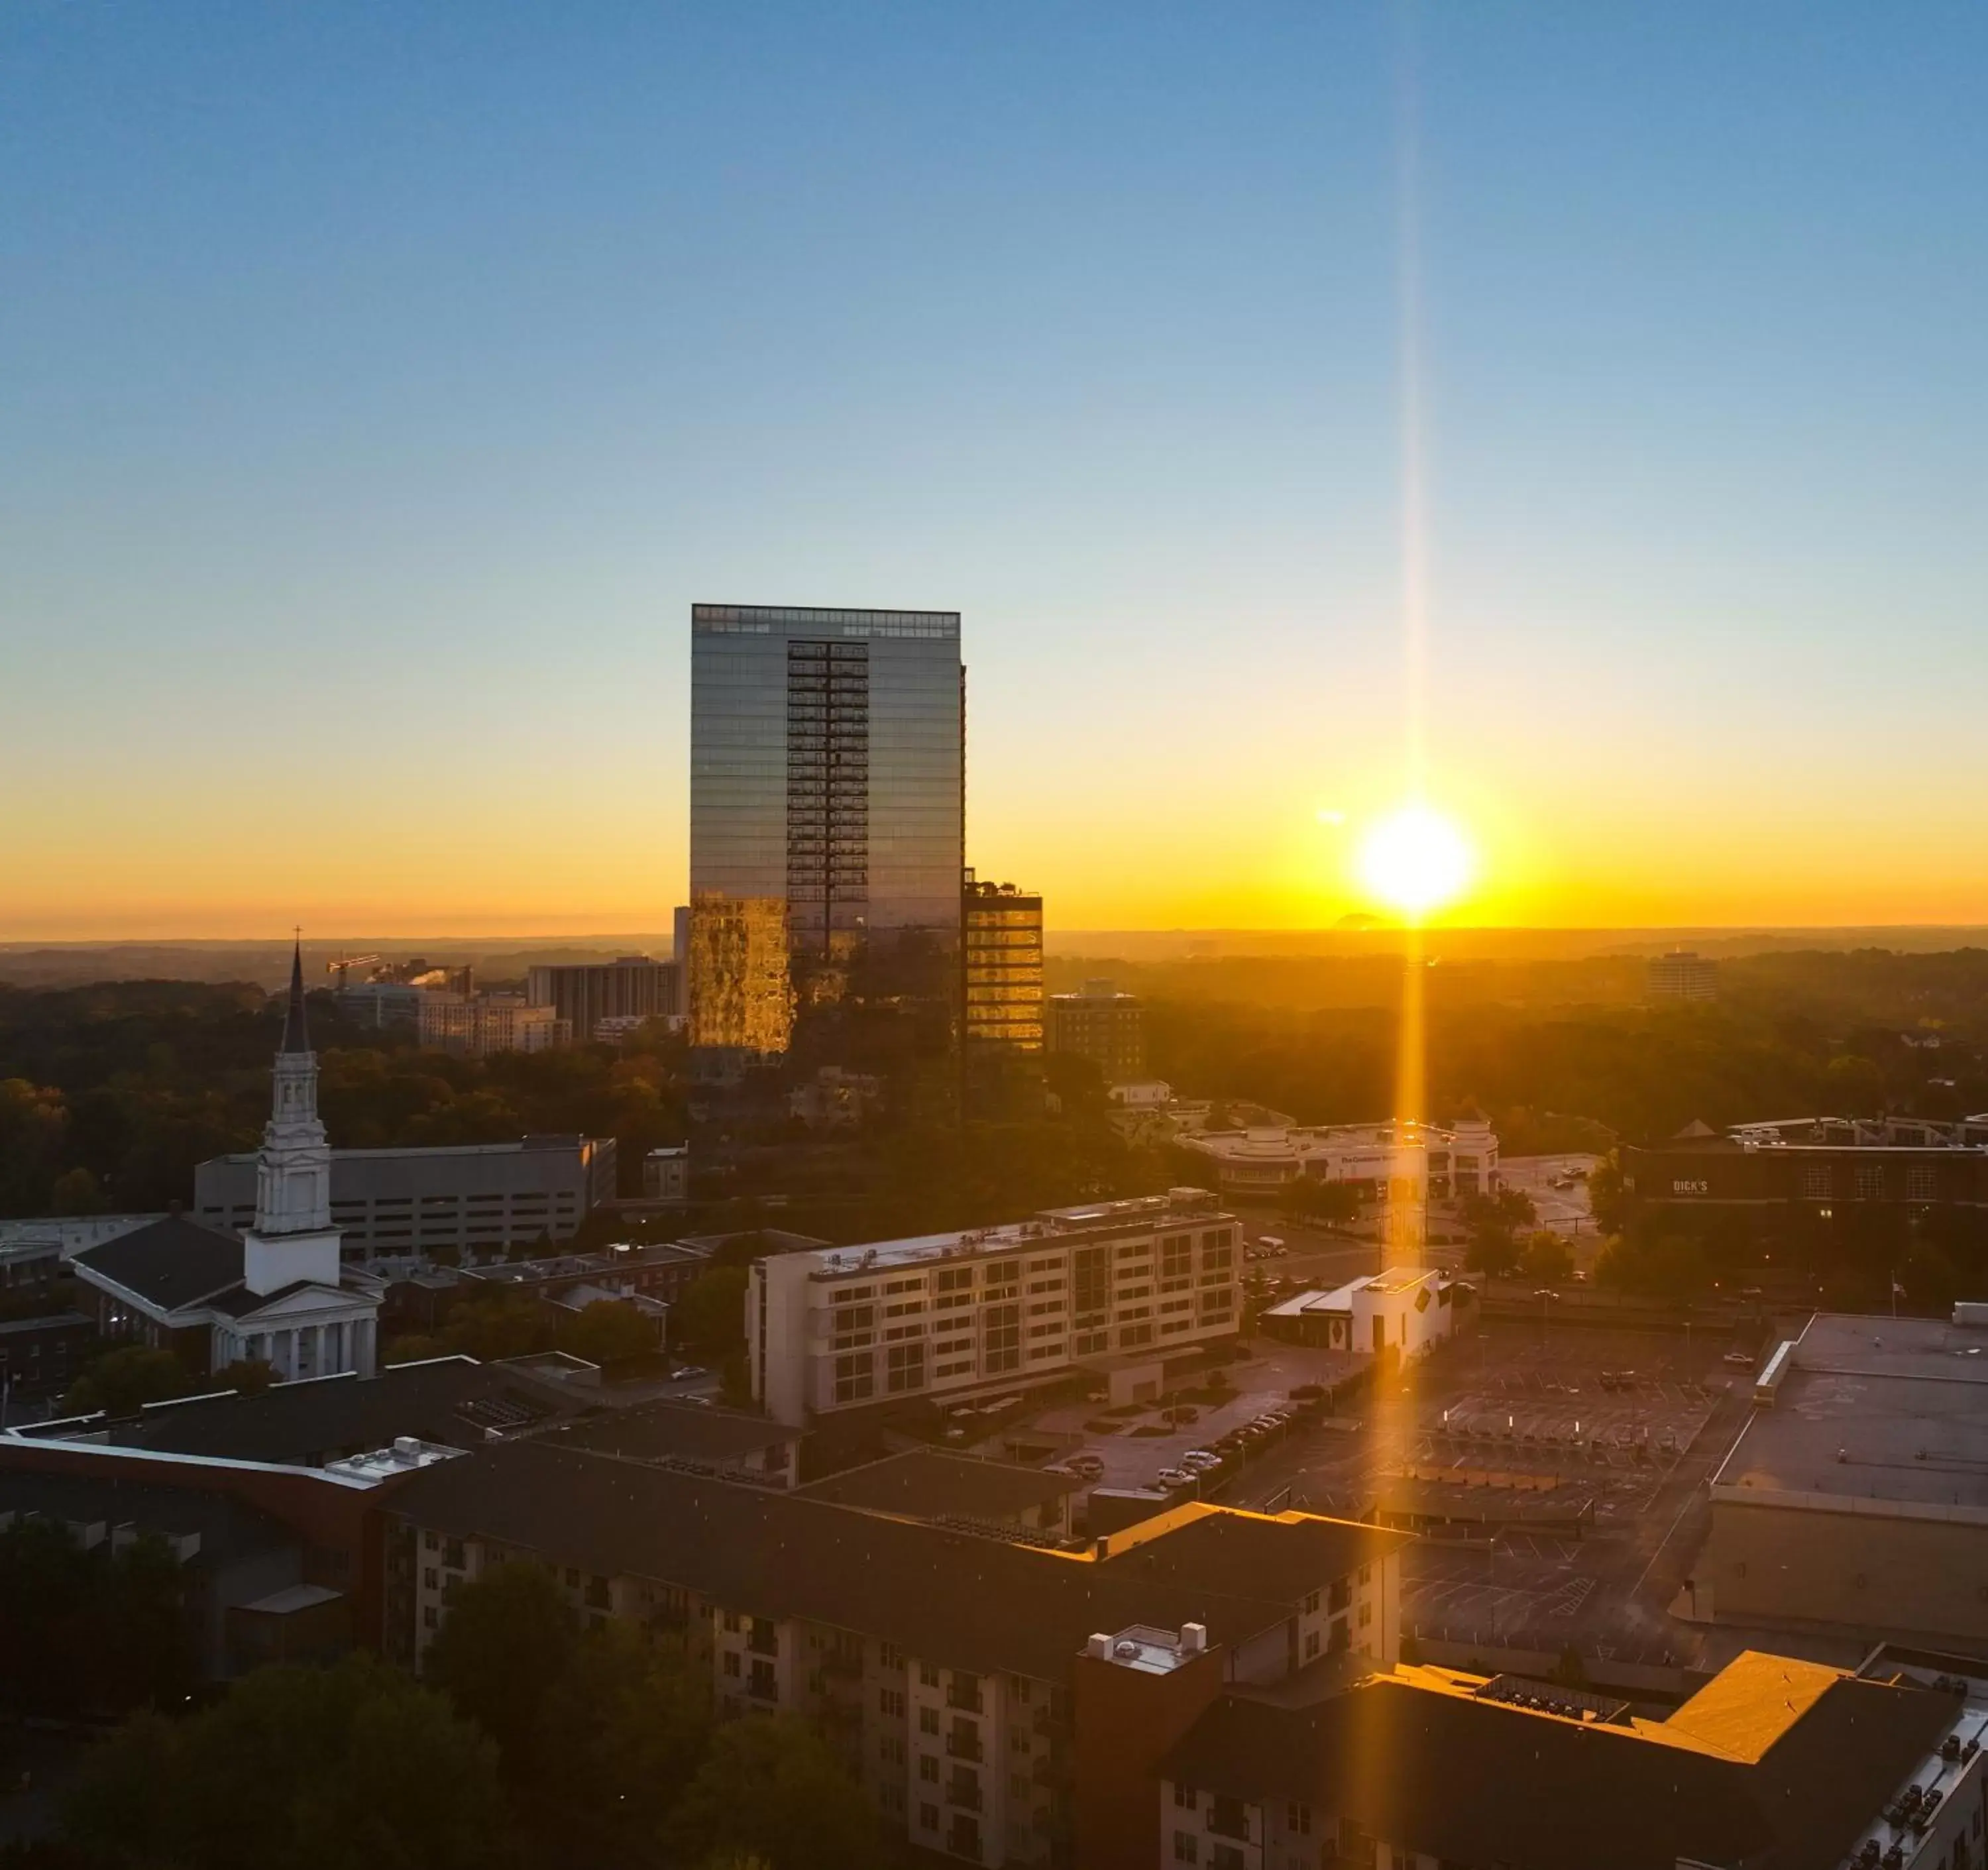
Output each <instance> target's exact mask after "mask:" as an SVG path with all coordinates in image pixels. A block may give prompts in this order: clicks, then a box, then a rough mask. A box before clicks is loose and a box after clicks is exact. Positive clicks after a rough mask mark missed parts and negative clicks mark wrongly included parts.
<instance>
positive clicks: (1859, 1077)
mask: <svg viewBox="0 0 1988 1870" xmlns="http://www.w3.org/2000/svg"><path fill="white" fill-rule="evenodd" d="M1823 1077H1824V1080H1825V1082H1826V1083H1827V1086H1828V1096H1829V1105H1830V1108H1831V1110H1832V1111H1834V1113H1835V1114H1837V1115H1838V1116H1839V1117H1875V1116H1877V1115H1878V1114H1880V1113H1881V1112H1882V1111H1883V1110H1884V1107H1885V1072H1884V1068H1883V1067H1881V1065H1879V1064H1878V1062H1877V1061H1876V1060H1875V1059H1869V1058H1864V1057H1860V1056H1859V1055H1858V1054H1857V1053H1854V1052H1845V1053H1840V1054H1839V1055H1838V1057H1834V1058H1832V1059H1831V1060H1830V1061H1829V1063H1828V1066H1827V1068H1826V1069H1825V1070H1824V1073H1823Z"/></svg>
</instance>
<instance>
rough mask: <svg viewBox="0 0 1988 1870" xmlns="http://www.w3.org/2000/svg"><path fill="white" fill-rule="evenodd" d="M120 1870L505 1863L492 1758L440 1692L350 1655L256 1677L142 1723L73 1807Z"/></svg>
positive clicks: (84, 1840) (106, 1753)
mask: <svg viewBox="0 0 1988 1870" xmlns="http://www.w3.org/2000/svg"><path fill="white" fill-rule="evenodd" d="M63 1815H64V1821H65V1824H66V1828H67V1830H68V1832H69V1836H70V1838H71V1839H72V1840H73V1841H74V1842H75V1843H76V1845H77V1846H78V1847H79V1848H80V1849H81V1850H82V1851H83V1853H84V1854H85V1855H86V1858H87V1859H88V1860H89V1861H90V1862H93V1863H96V1864H98V1865H103V1866H106V1870H109V1867H110V1866H117V1867H119V1870H125V1867H130V1870H268V1866H269V1865H272V1864H284V1865H296V1866H298V1867H299V1870H383V1867H388V1866H391V1870H485V1867H486V1866H490V1865H504V1864H507V1863H509V1862H512V1848H511V1840H510V1838H509V1831H508V1828H507V1826H506V1824H505V1810H504V1803H503V1793H502V1787H501V1786H500V1784H499V1780H498V1777H497V1760H496V1751H495V1748H494V1747H492V1745H491V1743H490V1742H489V1740H486V1739H485V1738H484V1737H483V1736H482V1735H480V1734H478V1733H477V1732H476V1731H475V1729H474V1728H473V1727H472V1726H470V1725H469V1724H468V1723H467V1722H465V1721H463V1720H459V1719H458V1718H457V1716H455V1714H453V1713H451V1711H450V1709H449V1706H448V1703H447V1702H446V1701H445V1700H444V1699H443V1698H442V1697H441V1696H439V1695H438V1694H435V1693H434V1692H432V1691H431V1690H429V1689H424V1688H422V1687H420V1686H418V1685H417V1684H416V1683H415V1682H413V1681H412V1680H411V1679H409V1678H408V1677H407V1676H404V1675H403V1674H402V1673H401V1672H400V1671H399V1670H397V1669H394V1668H393V1667H391V1665H388V1664H387V1663H384V1662H380V1661H379V1660H377V1659H375V1658H373V1657H370V1656H366V1655H350V1656H347V1658H345V1659H344V1660H343V1662H340V1663H338V1664H337V1665H336V1666H335V1667H333V1668H330V1669H308V1668H299V1667H292V1666H286V1667H280V1668H275V1669H259V1670H258V1671H257V1672H255V1673H254V1674H253V1675H250V1676H245V1677H243V1678H242V1680H240V1681H239V1682H237V1683H235V1686H234V1687H233V1688H232V1689H230V1690H229V1692H228V1695H227V1696H226V1697H225V1699H223V1700H222V1701H221V1702H219V1703H217V1704H216V1705H215V1706H213V1707H211V1708H209V1709H205V1710H204V1711H203V1712H201V1713H198V1714H195V1715H193V1716H190V1717H188V1718H187V1719H184V1720H179V1721H167V1720H163V1719H161V1718H160V1717H158V1716H143V1717H141V1718H140V1720H137V1721H134V1722H133V1723H131V1724H130V1725H129V1726H127V1727H125V1728H124V1729H123V1730H121V1731H120V1733H117V1735H116V1736H113V1738H111V1739H110V1740H106V1741H103V1742H101V1743H100V1744H99V1745H98V1746H97V1747H96V1748H95V1749H94V1750H93V1752H92V1753H90V1755H89V1756H88V1757H86V1760H85V1761H84V1763H83V1767H82V1770H81V1771H80V1772H79V1774H78V1775H77V1777H76V1782H75V1784H74V1785H73V1788H72V1790H71V1792H70V1794H69V1797H68V1798H67V1799H66V1801H65V1804H64V1814H63Z"/></svg>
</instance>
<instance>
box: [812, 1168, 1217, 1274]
mask: <svg viewBox="0 0 1988 1870" xmlns="http://www.w3.org/2000/svg"><path fill="white" fill-rule="evenodd" d="M1235 1218H1236V1217H1235V1216H1233V1215H1232V1214H1230V1213H1229V1212H1228V1211H1227V1210H1226V1209H1224V1208H1223V1207H1222V1206H1221V1204H1220V1203H1219V1201H1218V1200H1217V1199H1216V1198H1215V1195H1212V1194H1211V1193H1209V1192H1208V1191H1207V1190H1206V1189H1171V1190H1170V1191H1169V1192H1168V1193H1166V1194H1165V1195H1134V1196H1133V1197H1131V1199H1128V1200H1125V1201H1106V1202H1090V1203H1088V1204H1087V1205H1086V1206H1082V1207H1078V1208H1043V1209H1040V1210H1038V1211H1037V1212H1036V1213H1034V1214H1033V1215H1031V1216H1029V1218H1028V1219H1026V1220H1025V1221H1006V1222H1002V1223H1001V1224H999V1226H992V1227H960V1228H954V1229H952V1230H950V1231H949V1232H948V1233H935V1234H914V1235H911V1236H909V1237H908V1238H907V1239H902V1240H870V1241H865V1242H864V1243H860V1244H859V1245H857V1246H840V1247H827V1248H824V1249H821V1250H820V1251H817V1252H815V1253H811V1254H809V1255H808V1256H806V1257H807V1258H808V1259H809V1260H810V1261H811V1262H812V1263H813V1265H814V1266H815V1267H816V1270H819V1271H821V1272H823V1273H834V1274H835V1275H837V1277H847V1276H848V1275H850V1274H853V1273H871V1272H874V1271H876V1270H877V1269H878V1268H880V1267H884V1266H907V1265H917V1264H920V1263H924V1262H926V1261H929V1260H951V1259H959V1258H965V1257H967V1256H969V1255H972V1254H974V1253H999V1252H1002V1251H1005V1250H1006V1249H1009V1248H1013V1247H1023V1248H1028V1247H1040V1248H1045V1249H1046V1248H1049V1247H1053V1246H1061V1245H1066V1244H1067V1243H1069V1242H1070V1241H1072V1240H1073V1239H1082V1238H1083V1237H1084V1236H1085V1235H1087V1234H1090V1233H1100V1232H1103V1231H1104V1230H1106V1229H1110V1228H1114V1227H1140V1226H1146V1225H1148V1224H1151V1225H1153V1226H1164V1225H1166V1224H1168V1223H1171V1222H1178V1223H1180V1224H1181V1225H1182V1226H1200V1225H1201V1224H1202V1223H1203V1222H1208V1221H1231V1220H1233V1219H1235Z"/></svg>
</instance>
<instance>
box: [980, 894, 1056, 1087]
mask: <svg viewBox="0 0 1988 1870" xmlns="http://www.w3.org/2000/svg"><path fill="white" fill-rule="evenodd" d="M960 920H961V925H962V927H961V942H962V952H961V962H962V966H961V973H962V979H963V982H964V988H963V991H962V1006H961V1027H962V1032H963V1033H964V1035H965V1039H966V1041H967V1043H968V1044H969V1045H972V1044H975V1043H989V1044H999V1045H1004V1046H1009V1047H1013V1048H1014V1049H1016V1050H1018V1051H1023V1052H1040V1050H1042V1049H1043V899H1042V898H1041V897H1040V896H1032V895H1026V894H1023V892H1022V891H1019V890H1017V889H1016V888H1015V886H1014V885H1013V884H1012V883H979V882H976V881H974V879H973V878H972V876H971V875H970V874H969V877H968V878H967V881H966V885H965V895H964V897H963V898H962V905H961V913H960Z"/></svg>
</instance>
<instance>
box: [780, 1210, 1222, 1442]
mask: <svg viewBox="0 0 1988 1870" xmlns="http://www.w3.org/2000/svg"><path fill="white" fill-rule="evenodd" d="M1236 1234H1237V1227H1236V1219H1235V1217H1234V1216H1232V1215H1229V1214H1226V1213H1225V1212H1222V1209H1221V1208H1220V1206H1219V1205H1218V1204H1217V1203H1216V1202H1215V1198H1214V1197H1213V1196H1212V1195H1209V1194H1207V1193H1205V1192H1203V1191H1202V1190H1201V1189H1174V1190H1172V1191H1171V1192H1170V1193H1168V1194H1165V1195H1146V1196H1141V1197H1139V1198H1138V1199H1133V1200H1130V1201H1114V1202H1097V1203H1094V1204H1093V1205H1091V1206H1087V1207H1077V1208H1050V1209H1043V1211H1042V1212H1040V1213H1038V1214H1036V1215H1035V1216H1032V1217H1031V1218H1030V1219H1027V1220H1025V1221H1019V1222H1013V1223H1012V1224H1010V1225H1008V1226H1000V1227H984V1228H975V1229H967V1230H965V1231H963V1232H959V1233H945V1234H928V1235H924V1236H920V1237H918V1238H916V1239H908V1240H882V1241H878V1242H877V1243H875V1244H874V1245H873V1246H847V1247H841V1248H836V1249H825V1250H823V1251H820V1252H816V1253H785V1254H781V1255H779V1256H776V1257H773V1258H769V1259H766V1260H761V1261H759V1263H757V1264H756V1265H755V1266H754V1267H753V1268H752V1280H751V1284H750V1286H749V1289H748V1291H747V1294H746V1339H747V1344H748V1349H749V1355H750V1359H751V1365H752V1394H753V1396H754V1398H756V1400H757V1401H758V1402H759V1403H761V1404H762V1405H763V1406H764V1407H765V1408H766V1409H767V1411H768V1412H769V1413H770V1414H772V1415H774V1416H775V1417H776V1418H777V1419H779V1420H780V1421H782V1422H793V1423H796V1424H798V1423H803V1422H808V1421H810V1420H811V1419H816V1418H820V1417H822V1416H826V1415H833V1414H835V1413H837V1412H844V1411H850V1410H854V1409H860V1408H871V1407H874V1406H876V1405H879V1404H886V1403H892V1402H907V1401H911V1400H915V1399H918V1398H936V1399H939V1400H945V1399H948V1398H958V1397H964V1396H967V1395H972V1394H973V1393H975V1392H979V1391H981V1390H983V1389H986V1388H989V1387H993V1388H1003V1387H1005V1388H1013V1387H1014V1386H1016V1385H1034V1384H1039V1383H1043V1382H1048V1381H1053V1380H1055V1379H1057V1378H1060V1377H1063V1376H1064V1375H1067V1374H1068V1373H1069V1372H1070V1371H1071V1370H1072V1369H1073V1368H1077V1367H1078V1366H1080V1365H1082V1366H1087V1367H1097V1368H1103V1367H1104V1365H1105V1364H1107V1363H1108V1362H1110V1361H1112V1360H1114V1359H1123V1358H1132V1359H1134V1360H1135V1361H1151V1362H1154V1363H1156V1364H1157V1363H1159V1362H1161V1361H1164V1360H1165V1358H1167V1357H1168V1355H1169V1354H1177V1353H1179V1352H1181V1351H1188V1350H1199V1349H1200V1348H1202V1346H1204V1345H1206V1344H1212V1343H1215V1342H1218V1341H1221V1340H1222V1339H1225V1338H1229V1337H1234V1336H1235V1334H1236V1331H1237V1329H1238V1328H1239V1320H1240V1317H1241V1308H1240V1306H1239V1302H1238V1298H1237V1287H1236V1260H1237V1254H1236Z"/></svg>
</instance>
